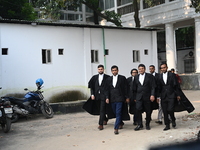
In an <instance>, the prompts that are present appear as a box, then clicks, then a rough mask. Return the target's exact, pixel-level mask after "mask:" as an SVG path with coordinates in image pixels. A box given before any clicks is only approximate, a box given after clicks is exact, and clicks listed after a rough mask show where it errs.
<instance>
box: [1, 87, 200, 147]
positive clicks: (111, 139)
mask: <svg viewBox="0 0 200 150" xmlns="http://www.w3.org/2000/svg"><path fill="white" fill-rule="evenodd" d="M184 93H185V94H186V96H187V97H188V98H189V99H190V101H191V102H192V103H193V105H194V107H195V111H194V112H192V113H190V114H188V113H187V112H186V111H184V112H180V113H176V114H175V115H176V118H177V120H176V123H177V128H176V129H172V128H171V129H170V130H168V131H163V128H164V125H158V124H156V123H155V121H156V118H157V110H156V111H154V112H153V114H152V119H153V120H152V122H151V130H150V131H148V130H146V129H143V130H140V131H134V128H135V126H133V125H132V115H131V121H126V122H125V125H124V128H123V129H122V130H120V131H119V135H115V134H114V133H113V125H114V121H115V120H114V119H112V120H109V122H108V125H106V126H104V130H102V131H99V130H98V129H97V127H98V124H97V123H98V117H97V116H91V115H89V114H88V113H86V112H81V113H71V114H60V115H55V116H54V118H52V119H45V118H44V117H43V116H42V115H37V116H33V117H32V118H30V119H28V120H25V119H23V118H22V119H20V120H19V121H18V122H17V123H13V124H12V129H11V131H10V132H9V133H7V134H6V133H3V131H2V129H1V128H0V150H55V149H56V150H102V149H105V150H126V149H134V150H148V149H149V148H150V147H152V146H159V145H160V146H162V145H168V144H173V143H185V142H187V141H191V140H196V137H197V133H198V131H199V130H200V114H199V113H200V91H184ZM143 118H145V116H144V117H143Z"/></svg>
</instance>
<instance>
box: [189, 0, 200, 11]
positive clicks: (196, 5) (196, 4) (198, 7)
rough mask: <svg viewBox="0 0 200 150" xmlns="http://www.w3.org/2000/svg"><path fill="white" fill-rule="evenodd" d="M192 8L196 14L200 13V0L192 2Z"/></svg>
mask: <svg viewBox="0 0 200 150" xmlns="http://www.w3.org/2000/svg"><path fill="white" fill-rule="evenodd" d="M190 7H193V8H195V12H196V13H199V12H200V0H191V5H190Z"/></svg>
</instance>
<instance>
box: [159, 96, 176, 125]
mask: <svg viewBox="0 0 200 150" xmlns="http://www.w3.org/2000/svg"><path fill="white" fill-rule="evenodd" d="M174 101H175V99H169V98H164V99H162V100H161V107H162V111H163V115H164V122H165V125H169V124H170V120H169V116H170V117H171V119H172V121H175V120H176V118H175V116H174Z"/></svg>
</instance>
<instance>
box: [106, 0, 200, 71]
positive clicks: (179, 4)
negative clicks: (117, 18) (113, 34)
mask: <svg viewBox="0 0 200 150" xmlns="http://www.w3.org/2000/svg"><path fill="white" fill-rule="evenodd" d="M154 2H155V6H154V7H151V8H149V7H148V5H147V4H145V2H144V0H140V11H139V18H140V21H141V26H142V27H159V28H163V29H164V30H165V33H166V35H165V38H166V53H160V54H158V63H159V64H160V63H161V62H165V61H166V62H167V64H168V66H169V69H170V68H175V69H176V70H178V72H179V73H184V72H187V70H186V68H192V67H194V69H193V70H194V72H195V73H200V34H199V33H200V14H197V13H195V9H194V8H191V7H190V5H191V1H190V0H154ZM110 10H114V11H115V12H118V13H120V14H121V15H122V24H123V26H125V27H134V26H135V22H134V18H133V15H134V10H133V7H132V1H131V0H114V6H113V8H112V9H110ZM107 25H112V24H111V23H107ZM188 26H194V27H195V35H194V36H195V44H194V45H195V48H194V50H193V49H188V50H184V51H179V52H177V50H176V44H175V43H176V41H175V40H176V37H175V30H176V29H177V28H183V27H188ZM192 53H193V54H194V55H193V54H192ZM191 54H192V55H191Z"/></svg>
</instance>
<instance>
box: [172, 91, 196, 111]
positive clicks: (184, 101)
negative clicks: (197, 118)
mask: <svg viewBox="0 0 200 150" xmlns="http://www.w3.org/2000/svg"><path fill="white" fill-rule="evenodd" d="M179 94H180V97H181V100H180V101H177V100H176V101H175V107H174V111H175V112H181V111H187V112H188V113H191V112H193V111H194V110H195V108H194V106H193V105H192V103H191V102H190V101H189V100H188V98H187V97H186V96H185V94H184V93H183V91H182V90H181V89H180V90H179Z"/></svg>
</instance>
